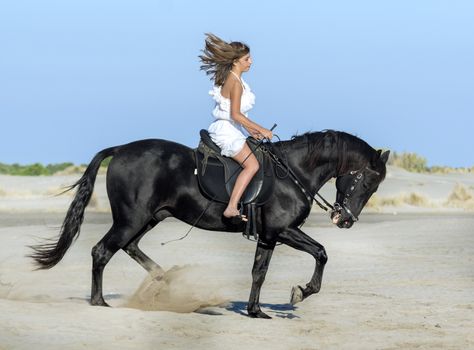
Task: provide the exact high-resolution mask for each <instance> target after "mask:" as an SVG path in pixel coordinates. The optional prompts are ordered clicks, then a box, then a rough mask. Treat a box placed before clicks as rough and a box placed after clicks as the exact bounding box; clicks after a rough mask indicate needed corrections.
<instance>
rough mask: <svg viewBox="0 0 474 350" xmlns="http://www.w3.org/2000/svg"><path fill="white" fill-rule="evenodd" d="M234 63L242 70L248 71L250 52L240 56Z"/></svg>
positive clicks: (250, 60)
mask: <svg viewBox="0 0 474 350" xmlns="http://www.w3.org/2000/svg"><path fill="white" fill-rule="evenodd" d="M235 65H236V66H237V67H239V68H240V70H241V71H242V72H248V71H249V69H250V66H251V65H252V57H250V53H248V54H246V55H244V56H242V57H240V58H239V59H238V60H237V62H236V63H235Z"/></svg>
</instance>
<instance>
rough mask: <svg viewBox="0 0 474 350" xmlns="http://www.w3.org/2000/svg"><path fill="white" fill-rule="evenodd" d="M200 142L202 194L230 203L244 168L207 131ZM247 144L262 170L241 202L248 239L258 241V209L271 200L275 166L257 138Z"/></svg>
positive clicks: (199, 169)
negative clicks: (224, 153)
mask: <svg viewBox="0 0 474 350" xmlns="http://www.w3.org/2000/svg"><path fill="white" fill-rule="evenodd" d="M200 136H201V141H200V142H199V146H198V147H197V148H196V149H195V150H194V153H195V156H196V170H197V171H196V172H197V174H196V175H197V178H198V183H199V187H200V189H201V191H202V193H203V194H204V195H205V196H206V197H208V198H209V199H211V200H214V201H217V202H220V203H228V202H229V199H230V195H231V193H232V190H233V188H234V185H235V181H236V180H237V177H238V176H239V174H240V172H241V171H242V169H243V168H242V166H241V165H240V164H239V163H238V162H236V161H235V160H233V159H232V158H230V157H225V156H222V155H221V149H220V148H219V146H217V145H216V144H215V143H214V142H213V141H212V139H211V137H210V136H209V133H208V132H207V130H204V129H203V130H201V131H200ZM247 144H248V146H249V147H250V149H251V150H252V151H253V153H254V154H255V156H256V158H257V160H258V162H259V164H260V167H259V169H258V172H257V173H256V174H255V175H254V177H253V178H252V180H251V182H250V183H249V184H248V186H247V188H246V189H245V192H244V194H243V195H242V197H241V199H240V202H241V205H242V206H243V207H244V208H245V211H246V215H247V219H248V221H247V225H246V229H245V233H246V234H247V236H248V235H249V234H250V233H253V235H254V236H255V238H257V235H258V233H257V230H258V229H257V217H256V216H257V208H258V207H260V206H261V205H263V204H265V202H266V201H267V200H268V199H269V198H270V195H271V194H272V191H273V185H274V182H275V178H274V171H273V163H272V161H271V159H270V157H269V156H268V155H267V153H266V148H265V147H264V146H262V145H260V146H259V142H258V141H256V140H255V139H254V138H251V137H249V138H247Z"/></svg>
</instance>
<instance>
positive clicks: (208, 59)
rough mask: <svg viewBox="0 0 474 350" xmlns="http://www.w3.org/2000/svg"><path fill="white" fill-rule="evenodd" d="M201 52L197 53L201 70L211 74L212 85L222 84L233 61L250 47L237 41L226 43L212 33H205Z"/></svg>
mask: <svg viewBox="0 0 474 350" xmlns="http://www.w3.org/2000/svg"><path fill="white" fill-rule="evenodd" d="M202 52H203V53H204V54H203V55H199V58H200V59H201V62H202V65H201V70H203V71H205V72H206V74H207V75H211V80H214V85H217V86H222V85H224V82H225V79H226V78H227V76H228V75H229V73H230V70H231V69H232V64H233V63H234V61H235V60H238V59H239V58H241V57H243V56H245V55H246V54H248V53H249V52H250V49H249V47H248V46H247V45H246V44H244V43H241V42H239V41H232V42H230V43H227V42H225V41H224V40H222V39H221V38H219V37H217V36H215V35H214V34H211V33H206V47H205V48H204V50H202Z"/></svg>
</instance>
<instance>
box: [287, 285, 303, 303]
mask: <svg viewBox="0 0 474 350" xmlns="http://www.w3.org/2000/svg"><path fill="white" fill-rule="evenodd" d="M303 299H304V297H303V288H301V287H300V286H295V287H293V288H291V298H290V303H291V305H295V304H297V303H299V302H301V301H303Z"/></svg>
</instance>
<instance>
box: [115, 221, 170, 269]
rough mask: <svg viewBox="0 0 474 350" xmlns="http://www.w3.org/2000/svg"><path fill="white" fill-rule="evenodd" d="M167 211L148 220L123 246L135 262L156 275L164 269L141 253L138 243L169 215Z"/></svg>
mask: <svg viewBox="0 0 474 350" xmlns="http://www.w3.org/2000/svg"><path fill="white" fill-rule="evenodd" d="M170 215H171V214H168V213H167V212H160V213H158V214H157V215H155V217H154V218H153V219H152V220H150V222H149V223H148V225H147V226H145V227H144V229H143V230H142V232H140V233H139V234H138V235H137V236H135V237H134V238H133V239H132V240H131V241H130V242H129V243H128V244H127V245H126V246H125V247H124V248H123V250H124V251H125V252H126V253H127V254H128V255H129V256H130V257H131V258H132V259H133V260H135V261H136V262H137V263H139V264H140V265H141V266H142V267H143V268H144V269H145V270H147V271H148V272H150V273H151V272H155V273H157V274H158V276H160V275H163V274H164V273H165V271H164V270H163V268H162V267H161V266H160V265H158V264H157V263H156V262H154V261H153V260H152V259H151V258H150V257H149V256H148V255H146V254H145V253H143V251H141V249H140V248H139V247H138V243H139V242H140V240H141V239H142V238H143V236H144V235H145V234H146V233H147V232H148V231H150V230H151V229H152V228H153V227H155V226H156V225H157V224H158V223H159V222H160V221H162V220H163V219H165V218H166V217H168V216H170Z"/></svg>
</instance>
